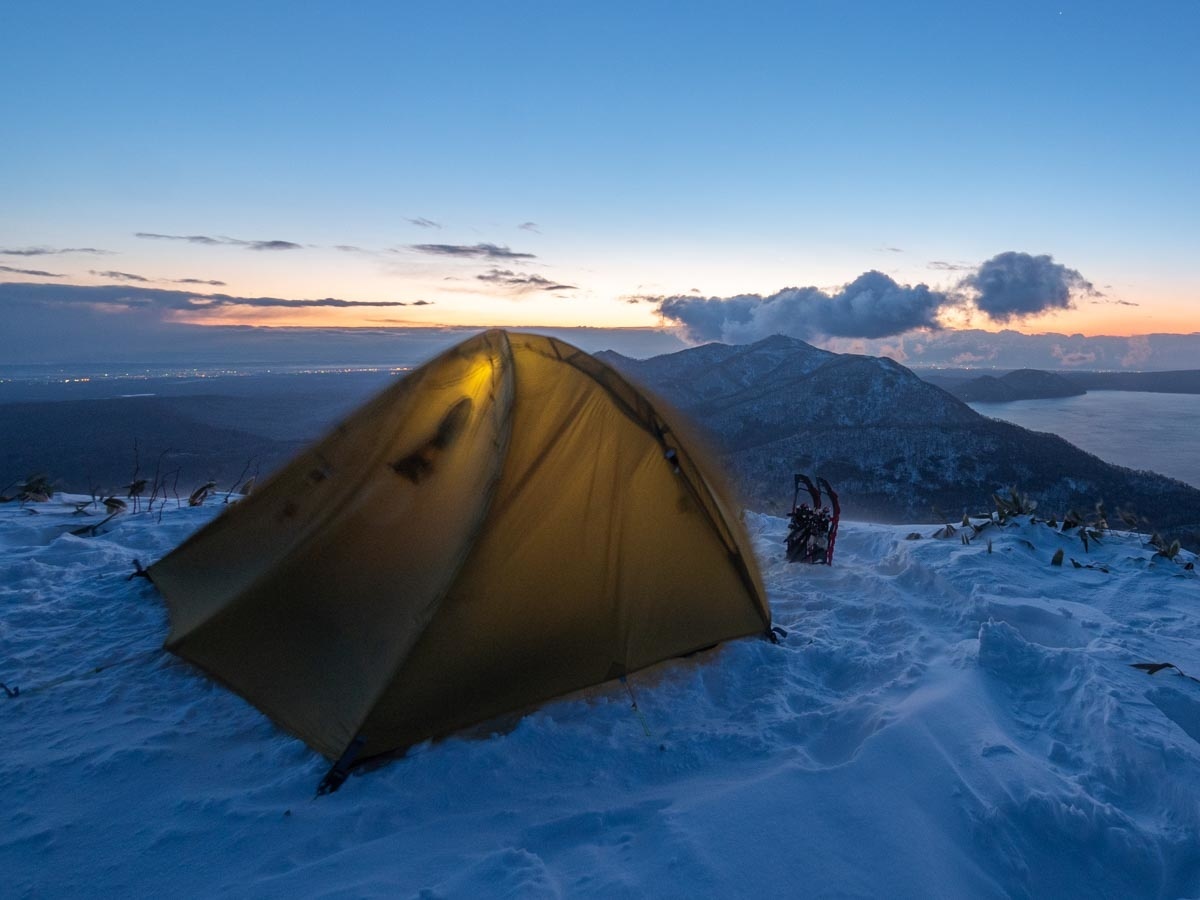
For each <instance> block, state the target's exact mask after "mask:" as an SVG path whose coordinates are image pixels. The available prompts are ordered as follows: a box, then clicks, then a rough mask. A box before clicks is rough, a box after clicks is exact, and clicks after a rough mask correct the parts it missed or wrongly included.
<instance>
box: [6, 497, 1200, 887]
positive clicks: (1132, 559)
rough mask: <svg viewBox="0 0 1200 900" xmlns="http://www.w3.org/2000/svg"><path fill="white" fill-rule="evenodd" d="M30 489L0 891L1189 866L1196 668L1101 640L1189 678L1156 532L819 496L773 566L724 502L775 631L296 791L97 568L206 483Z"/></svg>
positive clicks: (928, 880) (136, 596)
mask: <svg viewBox="0 0 1200 900" xmlns="http://www.w3.org/2000/svg"><path fill="white" fill-rule="evenodd" d="M29 509H32V510H34V511H35V512H33V513H31V512H29V511H28V510H27V509H21V508H18V506H17V504H15V503H9V504H5V505H3V506H0V680H3V681H4V682H5V683H7V684H9V685H10V686H11V685H13V684H14V683H15V684H16V685H19V686H20V687H21V689H22V691H21V694H20V696H18V697H16V698H14V699H5V698H4V697H2V696H0V741H2V742H3V746H4V753H2V754H0V785H3V788H4V800H3V803H0V873H3V875H2V878H3V882H2V883H3V888H2V889H0V894H3V895H5V896H16V897H23V896H46V897H60V896H152V895H159V894H162V895H169V896H172V897H210V896H215V895H222V894H228V895H233V896H255V897H297V896H338V897H364V896H365V897H371V896H386V897H392V896H402V897H408V896H420V897H428V898H437V897H481V896H486V897H523V898H524V897H580V896H582V897H605V898H608V897H645V896H655V897H688V898H694V897H717V896H720V897H762V896H781V895H796V896H800V895H803V896H830V895H836V896H887V897H931V896H943V897H966V896H970V897H1042V896H1056V897H1179V896H1196V895H1197V894H1198V893H1200V853H1197V851H1196V837H1195V836H1196V834H1197V833H1200V802H1198V801H1197V794H1196V790H1195V785H1196V783H1197V777H1198V776H1200V684H1197V683H1195V682H1193V681H1190V680H1188V679H1187V678H1184V677H1181V676H1180V675H1178V674H1176V673H1175V672H1174V671H1173V670H1166V671H1163V672H1160V673H1158V674H1156V675H1154V676H1148V675H1146V674H1145V673H1144V672H1141V671H1139V670H1136V669H1133V668H1131V667H1130V663H1134V662H1173V663H1175V664H1176V665H1178V666H1179V667H1181V668H1182V669H1183V670H1184V671H1185V672H1189V673H1191V674H1198V673H1200V642H1198V641H1197V635H1198V634H1200V579H1198V578H1197V575H1196V572H1195V571H1194V570H1187V569H1186V568H1184V563H1186V562H1188V561H1192V560H1193V559H1194V557H1193V556H1192V555H1191V554H1188V553H1186V552H1184V553H1183V554H1182V555H1181V557H1180V559H1178V560H1176V561H1168V560H1166V559H1164V558H1163V557H1161V556H1158V557H1155V555H1154V552H1153V550H1151V549H1148V548H1147V547H1145V546H1144V545H1143V543H1142V541H1141V539H1139V538H1138V537H1136V536H1132V535H1123V534H1112V535H1108V536H1106V537H1104V538H1103V539H1102V540H1101V541H1099V542H1092V543H1091V544H1090V547H1089V549H1088V550H1085V549H1084V546H1083V544H1082V542H1081V541H1080V540H1079V539H1078V538H1077V537H1075V536H1074V535H1072V534H1067V535H1063V534H1060V533H1058V532H1057V531H1054V530H1052V529H1051V528H1049V527H1048V526H1046V525H1044V524H1036V523H1030V522H1029V521H1027V520H1020V521H1019V522H1018V524H1016V525H1015V526H1013V527H1007V528H1000V527H998V526H993V527H990V528H988V529H986V530H985V531H984V532H983V533H982V534H981V535H980V536H979V537H977V538H976V539H975V540H974V541H973V542H972V543H971V544H969V545H964V544H963V543H961V540H960V536H959V535H955V536H953V537H951V538H950V539H947V540H935V539H931V538H930V536H929V535H930V533H931V532H932V531H933V528H932V527H929V526H925V527H921V526H918V527H917V531H918V532H919V533H921V534H922V538H921V539H919V540H906V536H907V535H908V534H909V533H910V532H912V531H913V530H914V529H913V527H911V526H905V527H898V526H879V525H863V524H859V523H853V522H846V523H843V527H842V533H841V536H840V539H839V542H838V556H837V558H836V560H835V563H834V565H833V566H832V567H830V568H826V567H815V566H803V565H789V564H788V563H786V562H785V561H784V554H783V537H784V530H785V523H784V522H783V521H782V520H780V519H776V518H772V517H769V516H763V515H756V514H749V515H748V524H749V527H750V529H751V531H752V533H753V535H754V538H755V543H756V547H757V549H758V551H759V554H760V558H761V563H762V566H763V569H764V572H765V577H766V581H767V585H768V593H769V596H770V600H771V604H772V608H773V611H774V615H775V620H776V623H777V624H779V625H781V626H783V627H784V628H786V629H788V631H789V632H790V633H789V635H788V637H787V638H786V640H784V641H783V642H782V643H781V644H779V645H778V646H773V645H771V644H768V643H766V642H765V641H761V640H754V639H747V640H741V641H735V642H731V643H728V644H726V645H723V646H722V647H720V648H718V649H717V650H715V651H713V652H709V653H704V654H699V655H697V656H694V657H692V658H689V659H685V660H678V661H675V662H671V663H668V664H664V665H660V666H657V667H655V668H654V669H652V670H649V671H646V672H641V673H638V674H635V675H633V676H631V677H630V679H629V682H630V684H631V686H632V688H633V690H634V691H635V692H636V695H637V700H638V705H639V707H640V709H641V711H642V713H643V715H644V716H645V721H646V724H647V727H648V728H649V730H650V736H649V737H647V736H646V734H645V733H644V731H643V729H642V725H641V722H640V721H639V719H638V718H637V716H636V715H635V714H634V713H633V711H632V710H631V709H630V704H629V697H628V695H627V694H626V693H625V692H624V690H623V689H622V688H621V686H620V685H618V684H613V685H608V686H602V687H600V688H596V689H593V690H589V691H586V692H583V693H580V694H576V695H573V696H570V697H567V698H563V699H561V700H558V701H555V702H552V703H548V704H546V705H545V706H543V707H541V708H540V709H537V710H535V711H533V712H531V713H529V714H527V715H525V716H524V717H520V718H514V719H512V720H510V721H506V722H503V723H494V724H493V725H491V726H488V727H484V728H480V729H477V730H476V731H475V732H474V733H472V734H469V735H458V736H454V737H451V738H448V739H446V740H443V741H440V742H435V743H431V744H425V745H422V746H419V747H417V748H415V749H414V750H413V751H412V752H411V753H410V755H409V756H408V757H407V758H405V759H403V760H398V761H394V762H391V763H388V764H386V765H383V766H381V767H378V768H375V769H373V770H371V771H365V772H362V773H361V774H360V775H357V776H356V777H352V778H350V779H349V781H348V782H347V783H346V785H345V786H344V787H343V788H342V790H341V791H340V792H338V793H337V794H334V795H331V796H328V797H324V798H321V799H319V800H316V801H313V800H312V799H311V798H312V795H313V790H314V787H315V785H316V782H317V780H318V779H319V777H320V775H321V774H322V773H323V772H324V770H325V769H326V768H327V766H328V763H327V762H326V761H325V760H323V759H321V758H320V757H318V756H317V755H316V754H314V753H312V752H311V751H309V750H308V749H307V748H306V747H305V746H304V745H303V744H301V743H300V742H299V741H298V740H296V739H294V738H292V737H290V736H288V735H286V734H284V733H282V732H281V731H279V730H278V729H277V728H275V727H274V726H273V725H272V724H271V723H270V722H269V721H268V720H267V719H266V718H265V717H264V716H262V715H261V714H260V713H259V712H257V711H256V710H255V709H253V708H252V707H250V706H248V705H247V704H246V703H244V702H243V701H242V700H240V699H239V698H237V697H236V696H235V695H233V694H232V693H230V692H229V691H227V690H225V689H224V688H222V687H220V686H218V685H216V684H214V683H213V682H212V681H210V680H209V679H207V678H205V677H204V676H203V675H202V674H201V673H199V672H198V671H196V670H195V669H193V668H192V667H190V666H189V665H187V664H185V663H183V662H182V661H180V660H178V659H176V658H175V657H173V656H170V655H169V654H166V653H164V652H163V651H161V650H160V649H159V648H160V647H161V643H162V640H163V638H164V636H165V634H166V628H167V617H166V613H165V610H164V607H163V605H162V602H161V600H160V599H159V598H158V596H157V595H156V594H155V592H154V590H153V588H152V587H151V586H150V585H149V584H147V583H146V582H145V581H143V580H141V579H134V580H133V581H129V580H127V576H128V575H129V574H130V573H131V572H132V571H133V559H134V558H135V557H136V558H138V559H140V560H142V561H143V562H149V561H151V560H153V559H155V558H157V557H159V556H161V555H162V554H163V553H165V552H167V551H168V550H169V549H170V548H171V547H172V546H174V545H175V544H176V543H178V542H179V541H180V540H182V539H183V538H184V537H185V536H186V535H187V534H189V533H190V532H191V531H192V530H193V529H194V528H196V527H198V526H199V525H201V524H202V523H204V522H206V521H208V520H209V519H210V518H211V517H212V516H213V515H214V513H216V512H217V511H218V510H219V509H220V505H219V504H218V505H215V506H208V507H202V508H195V509H188V508H183V509H174V508H169V509H166V510H164V511H163V513H162V516H161V521H159V515H158V512H157V511H156V512H155V513H154V514H152V515H146V514H141V515H123V516H121V517H119V518H117V519H115V520H114V521H113V522H112V523H110V525H108V526H105V528H104V529H102V532H103V533H101V534H100V535H98V536H96V537H88V538H83V537H74V536H71V535H70V534H68V533H66V532H68V531H69V530H70V529H72V528H77V527H79V525H80V524H81V523H87V522H89V521H95V520H96V519H98V517H95V518H93V519H89V518H87V517H77V516H73V515H71V514H70V513H71V507H68V506H67V505H66V504H64V503H63V502H62V501H61V499H59V498H56V499H55V500H54V501H52V502H50V503H42V504H36V505H34V506H32V507H29ZM988 537H990V538H991V552H989V550H988V546H987V543H986V540H987V538H988ZM1060 548H1061V549H1062V550H1063V551H1064V557H1065V559H1064V564H1063V565H1062V566H1060V567H1054V566H1051V565H1050V560H1051V557H1052V556H1053V554H1054V552H1055V551H1056V550H1058V549H1060ZM1072 560H1074V561H1075V562H1077V563H1079V566H1080V567H1079V568H1076V567H1075V565H1074V564H1073V562H1072ZM1088 566H1092V567H1091V568H1089V567H1088ZM564 600H565V601H569V598H564ZM108 663H117V664H115V665H112V666H111V667H108V668H104V669H103V671H100V672H98V673H96V672H94V671H93V669H94V668H95V667H97V666H100V665H104V664H108ZM64 676H75V677H66V678H64ZM39 686H41V689H39Z"/></svg>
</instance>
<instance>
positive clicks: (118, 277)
mask: <svg viewBox="0 0 1200 900" xmlns="http://www.w3.org/2000/svg"><path fill="white" fill-rule="evenodd" d="M88 271H89V272H91V274H93V275H95V276H96V277H98V278H111V279H113V280H114V281H132V282H138V283H139V284H153V283H154V282H155V281H159V282H162V281H165V282H167V283H169V284H202V285H206V286H208V287H225V282H223V281H216V280H213V279H208V278H145V277H143V276H141V275H134V274H133V273H132V272H115V271H111V270H109V271H105V272H100V271H97V270H96V269H89V270H88Z"/></svg>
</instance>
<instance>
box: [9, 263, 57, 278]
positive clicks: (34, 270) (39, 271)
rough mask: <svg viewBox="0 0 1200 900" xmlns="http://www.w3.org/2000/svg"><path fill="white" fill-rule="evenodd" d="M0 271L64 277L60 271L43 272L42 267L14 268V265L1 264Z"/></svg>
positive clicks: (14, 273)
mask: <svg viewBox="0 0 1200 900" xmlns="http://www.w3.org/2000/svg"><path fill="white" fill-rule="evenodd" d="M0 272H11V273H12V274H13V275H36V276H37V277H38V278H62V277H64V276H63V275H62V274H61V273H59V272H43V271H42V270H41V269H14V268H13V267H12V266H0Z"/></svg>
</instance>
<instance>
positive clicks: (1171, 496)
mask: <svg viewBox="0 0 1200 900" xmlns="http://www.w3.org/2000/svg"><path fill="white" fill-rule="evenodd" d="M598 355H599V356H600V357H601V358H602V359H604V360H606V361H607V362H608V363H610V364H611V365H613V366H615V367H616V368H618V369H620V370H621V371H623V372H625V373H626V374H627V375H629V376H630V377H632V378H633V379H634V380H636V381H638V382H639V383H641V384H643V385H644V386H645V387H646V388H648V389H649V390H650V391H652V392H654V393H657V394H658V395H660V396H661V397H663V398H664V399H665V400H667V401H668V402H669V403H670V404H672V405H674V406H676V407H678V408H679V409H680V410H682V411H684V412H685V413H687V414H689V415H690V416H692V417H693V419H694V420H695V421H696V422H697V423H698V424H699V425H700V426H701V427H702V428H703V429H705V430H706V431H707V432H708V435H709V437H710V438H711V439H712V440H713V441H714V442H715V443H716V445H717V446H718V447H719V448H720V450H721V452H722V453H723V455H724V458H725V462H726V464H727V467H728V469H729V471H730V472H731V473H732V474H733V476H734V477H735V479H736V480H737V482H738V485H739V487H740V488H741V489H742V491H743V492H744V495H745V497H746V499H747V501H748V502H749V504H750V506H751V507H752V508H754V509H757V510H763V511H767V512H775V513H779V512H783V511H785V510H786V508H787V507H788V506H789V505H790V503H791V499H792V495H791V477H792V473H793V472H798V471H803V472H815V473H819V474H821V475H824V476H825V477H826V478H828V479H829V480H830V481H831V482H833V484H834V485H835V486H836V487H838V488H839V489H840V490H841V492H842V494H843V497H844V507H845V509H846V513H847V516H848V517H851V518H864V519H874V520H879V521H890V522H899V521H930V520H933V519H935V518H938V516H937V515H936V514H935V513H934V508H935V507H936V508H937V509H938V510H940V511H941V513H942V514H943V515H944V516H946V517H954V518H957V517H958V516H961V515H962V513H963V510H964V509H969V510H971V511H972V512H975V511H978V510H979V509H981V508H983V507H984V506H986V505H987V502H988V499H989V497H990V495H991V493H992V492H993V491H995V490H997V489H999V488H1002V487H1005V486H1008V485H1014V484H1015V485H1017V486H1018V487H1020V489H1021V490H1022V491H1025V492H1026V493H1028V494H1030V495H1031V496H1033V497H1036V498H1037V499H1038V500H1039V501H1040V503H1041V505H1042V509H1044V510H1047V511H1051V510H1058V511H1065V510H1067V509H1068V508H1070V507H1076V508H1078V509H1079V510H1080V511H1090V510H1091V509H1092V507H1093V506H1094V504H1095V503H1096V502H1097V501H1098V500H1103V501H1104V502H1105V503H1106V504H1107V507H1108V509H1109V510H1110V511H1113V510H1115V509H1116V508H1117V507H1121V508H1128V509H1132V510H1134V511H1136V512H1137V513H1138V514H1139V515H1141V516H1144V517H1146V518H1148V519H1149V520H1150V521H1152V522H1153V523H1154V524H1155V525H1156V526H1157V527H1159V528H1198V527H1200V525H1197V523H1198V522H1200V490H1197V489H1195V488H1192V487H1190V486H1188V485H1186V484H1184V483H1182V482H1179V481H1175V480H1173V479H1170V478H1167V477H1165V476H1162V475H1157V474H1154V473H1151V472H1137V471H1134V470H1131V469H1126V468H1122V467H1120V466H1114V465H1111V464H1109V463H1106V462H1104V461H1103V460H1101V459H1099V458H1097V457H1095V456H1092V455H1091V454H1089V453H1085V452H1084V451H1082V450H1080V449H1079V448H1077V447H1075V446H1073V445H1072V444H1069V443H1068V442H1067V441H1065V440H1063V439H1062V438H1059V437H1057V436H1055V435H1051V434H1042V433H1039V432H1033V431H1028V430H1026V429H1024V428H1020V427H1018V426H1016V425H1011V424H1008V423H1006V422H1000V421H996V420H994V419H988V418H986V417H984V416H981V415H979V414H978V413H976V412H974V411H973V410H972V409H971V408H970V407H968V406H967V405H966V404H965V403H963V402H962V401H960V400H958V399H957V398H955V397H953V396H951V395H950V394H949V393H947V392H946V391H944V390H942V389H941V388H938V387H936V386H934V385H932V384H928V383H927V382H925V381H922V380H921V379H920V378H918V377H917V376H916V375H915V374H913V373H912V372H911V371H909V370H908V369H906V368H905V367H904V366H901V365H900V364H899V363H896V362H893V361H892V360H890V359H882V358H876V357H867V356H856V355H849V354H845V355H839V354H834V353H829V352H827V351H824V350H819V349H817V348H815V347H812V346H810V345H809V344H806V343H804V342H803V341H798V340H794V339H791V338H785V337H779V336H776V337H772V338H768V339H767V340H764V341H760V342H759V343H757V344H751V345H749V346H740V347H739V346H727V345H722V344H708V345H705V346H702V347H696V348H693V349H689V350H683V351H680V352H678V353H673V354H669V355H666V356H659V357H654V358H653V359H648V360H641V361H639V360H632V359H628V358H626V357H622V356H620V355H619V354H616V353H607V352H606V353H602V354H598Z"/></svg>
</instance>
